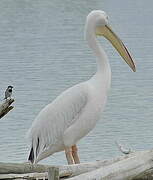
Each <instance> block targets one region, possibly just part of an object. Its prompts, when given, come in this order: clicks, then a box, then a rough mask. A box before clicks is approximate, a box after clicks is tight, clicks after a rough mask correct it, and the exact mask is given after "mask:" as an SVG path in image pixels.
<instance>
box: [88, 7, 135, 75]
mask: <svg viewBox="0 0 153 180" xmlns="http://www.w3.org/2000/svg"><path fill="white" fill-rule="evenodd" d="M87 29H90V32H91V34H93V33H94V34H96V35H97V36H104V37H105V38H106V39H107V40H109V41H110V42H111V44H112V45H113V46H114V47H115V49H116V50H117V51H118V53H119V54H120V55H121V57H122V58H123V59H124V60H125V62H126V63H127V64H128V65H129V66H130V68H131V69H132V70H133V71H134V72H135V71H136V67H135V64H134V62H133V60H132V57H131V55H130V53H129V51H128V50H127V48H126V47H125V45H124V44H123V42H122V41H121V40H120V38H119V37H118V36H117V35H116V34H115V33H114V32H113V30H112V29H111V27H110V26H109V23H108V16H107V14H106V13H105V12H104V11H101V10H94V11H91V13H89V15H88V16H87V22H86V31H88V30H87ZM88 34H89V32H88Z"/></svg>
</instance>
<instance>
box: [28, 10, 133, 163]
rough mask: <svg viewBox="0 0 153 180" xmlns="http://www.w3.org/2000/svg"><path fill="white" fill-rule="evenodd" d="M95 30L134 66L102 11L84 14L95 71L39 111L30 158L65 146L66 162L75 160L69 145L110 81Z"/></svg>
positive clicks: (99, 107) (96, 110) (95, 112)
mask: <svg viewBox="0 0 153 180" xmlns="http://www.w3.org/2000/svg"><path fill="white" fill-rule="evenodd" d="M100 33H101V34H100ZM96 34H97V35H103V36H105V37H106V38H107V39H108V40H109V41H110V42H111V43H112V44H113V46H114V47H115V48H116V49H117V50H118V52H119V53H120V55H121V56H122V57H123V58H124V60H125V61H126V62H127V63H128V64H129V65H130V67H131V68H132V69H133V70H135V66H134V63H133V61H132V59H131V56H130V55H129V53H128V51H127V49H126V48H125V46H124V45H123V43H122V42H121V40H120V39H119V38H118V37H117V36H116V35H115V34H114V33H113V31H112V30H111V29H110V27H109V26H108V18H107V15H106V13H105V12H103V11H99V10H97V11H92V12H91V13H90V14H89V15H88V17H87V21H86V27H85V36H86V39H87V42H88V44H89V47H90V48H91V49H92V50H93V53H94V54H95V55H96V56H97V72H96V73H95V75H94V76H93V77H92V78H91V79H89V80H88V81H85V82H83V83H80V84H77V85H75V86H73V87H71V88H69V89H67V90H66V91H64V92H63V93H62V94H61V95H60V96H58V97H57V98H56V99H55V100H54V101H53V102H52V103H51V104H49V105H47V106H46V107H45V108H44V109H42V110H41V111H40V113H39V114H38V116H37V117H36V119H35V121H34V122H33V124H32V126H31V128H30V130H29V133H28V136H29V138H30V142H31V151H30V155H29V160H30V161H31V162H34V163H37V162H38V161H40V160H41V159H44V158H46V157H48V156H49V155H51V154H53V153H55V152H58V151H63V150H65V151H66V157H67V160H68V163H79V159H78V156H77V152H71V147H73V146H75V145H76V143H77V142H78V141H79V140H80V139H81V138H82V137H84V136H85V135H86V134H87V133H88V132H89V131H91V130H92V129H93V128H94V126H95V124H96V122H97V120H99V119H100V115H101V112H102V111H103V109H104V106H105V103H106V99H107V92H108V90H109V86H110V81H111V70H110V66H109V63H108V59H107V55H106V53H105V52H104V50H103V49H102V48H101V46H100V44H99V43H98V41H97V39H96ZM72 150H73V148H72Z"/></svg>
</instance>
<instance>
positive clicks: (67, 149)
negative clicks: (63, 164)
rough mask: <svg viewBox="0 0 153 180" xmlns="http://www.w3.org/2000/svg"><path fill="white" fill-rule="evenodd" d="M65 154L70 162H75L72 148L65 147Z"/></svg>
mask: <svg viewBox="0 0 153 180" xmlns="http://www.w3.org/2000/svg"><path fill="white" fill-rule="evenodd" d="M65 155H66V159H67V162H68V164H75V163H74V159H73V156H72V148H65Z"/></svg>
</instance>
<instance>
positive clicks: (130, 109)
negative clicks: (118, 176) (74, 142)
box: [0, 0, 153, 164]
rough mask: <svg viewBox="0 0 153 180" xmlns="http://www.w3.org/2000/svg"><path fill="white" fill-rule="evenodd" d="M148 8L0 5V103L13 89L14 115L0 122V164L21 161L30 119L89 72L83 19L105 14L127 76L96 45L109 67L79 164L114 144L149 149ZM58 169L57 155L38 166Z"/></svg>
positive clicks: (91, 63)
mask: <svg viewBox="0 0 153 180" xmlns="http://www.w3.org/2000/svg"><path fill="white" fill-rule="evenodd" d="M152 6H153V1H152V0H148V1H147V3H146V2H145V1H143V0H135V1H133V0H128V1H122V0H118V1H113V0H103V1H99V0H92V1H88V0H84V1H81V0H77V1H71V0H65V1H60V0H52V1H50V0H44V1H41V0H33V1H30V0H22V1H20V0H14V1H12V0H1V1H0V65H1V71H0V82H1V83H0V98H1V99H2V98H3V96H4V90H5V88H6V87H7V86H8V85H13V86H14V92H13V96H14V97H15V100H16V101H15V104H14V106H15V108H14V110H12V111H11V112H10V113H9V114H7V115H6V116H5V117H4V118H2V119H1V120H0V161H3V162H23V161H26V159H27V156H28V146H27V141H26V139H25V134H26V132H27V130H28V128H29V127H30V125H31V123H32V121H33V119H34V118H35V116H36V115H37V114H38V112H39V111H40V110H41V109H42V108H43V107H44V106H45V105H46V104H48V103H50V102H51V101H52V100H53V99H54V98H55V97H56V96H57V95H58V94H60V93H61V92H62V91H63V90H65V89H66V88H68V87H70V86H72V85H74V84H76V83H79V82H82V81H84V80H86V79H88V78H89V77H91V75H93V74H94V72H95V71H96V63H95V57H94V56H93V55H92V53H91V51H90V49H89V48H88V46H87V44H86V41H85V40H84V37H83V30H84V22H85V18H86V15H87V14H88V13H89V12H90V11H91V10H92V9H102V10H105V11H106V12H107V13H108V15H109V18H110V24H111V26H112V27H113V29H114V31H115V32H116V33H117V34H118V35H119V36H120V37H121V39H123V41H124V43H125V44H126V45H127V47H128V48H129V50H130V51H131V53H132V54H133V56H134V58H135V61H136V64H137V72H136V73H133V72H131V70H130V69H129V68H128V66H127V65H126V64H125V63H124V62H123V61H122V60H121V58H120V57H119V55H118V54H117V53H116V51H115V50H114V49H113V48H112V47H111V45H110V44H109V43H108V42H107V41H106V40H104V39H102V38H99V40H100V41H101V44H102V45H103V46H104V48H105V49H106V51H107V53H108V56H109V59H110V63H111V67H112V88H111V91H110V94H109V99H108V102H107V106H106V108H105V112H104V113H103V116H102V119H101V120H100V121H99V123H98V124H97V126H96V127H95V129H94V130H93V131H92V132H91V133H90V134H88V136H86V137H85V138H83V139H82V140H81V141H80V142H79V144H78V146H79V149H80V156H81V160H82V161H84V162H85V161H91V159H92V161H93V160H96V159H103V158H110V157H113V156H116V155H119V154H120V152H118V149H117V147H116V145H115V143H114V142H115V140H119V141H120V142H122V143H125V144H128V145H129V146H131V147H132V148H133V149H135V150H142V149H149V148H152V146H153V141H152V137H153V130H152V129H153V118H152V117H153V111H152V109H153V81H152V80H153V79H152V77H153V58H152V56H153V51H152V48H153V43H152V39H153V24H152V23H151V22H152V19H153V14H152ZM43 163H48V164H65V163H66V161H65V157H64V153H63V152H61V153H57V154H55V155H53V156H52V157H49V158H48V159H46V160H44V161H43Z"/></svg>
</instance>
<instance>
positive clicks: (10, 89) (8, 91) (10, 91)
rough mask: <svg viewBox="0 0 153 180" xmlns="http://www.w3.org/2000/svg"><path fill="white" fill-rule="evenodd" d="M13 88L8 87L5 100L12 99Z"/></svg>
mask: <svg viewBox="0 0 153 180" xmlns="http://www.w3.org/2000/svg"><path fill="white" fill-rule="evenodd" d="M12 88H13V86H8V87H7V89H6V91H5V98H4V99H7V98H10V97H11V95H12Z"/></svg>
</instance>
